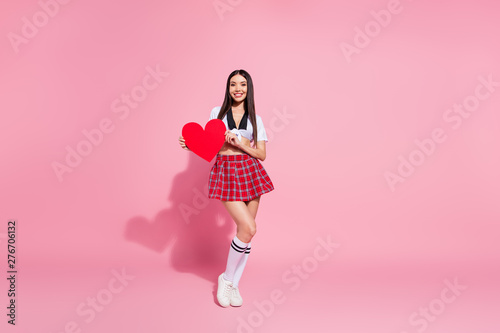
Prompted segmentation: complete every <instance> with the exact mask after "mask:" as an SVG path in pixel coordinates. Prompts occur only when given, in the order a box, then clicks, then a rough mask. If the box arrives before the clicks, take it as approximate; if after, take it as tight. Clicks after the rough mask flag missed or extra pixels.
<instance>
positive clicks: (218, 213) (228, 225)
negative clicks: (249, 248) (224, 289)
mask: <svg viewBox="0 0 500 333" xmlns="http://www.w3.org/2000/svg"><path fill="white" fill-rule="evenodd" d="M211 167H212V166H211V165H210V164H207V163H206V162H205V161H204V160H202V159H200V158H199V157H197V156H196V155H194V154H191V153H190V154H189V162H188V167H187V169H186V170H184V171H183V172H181V173H179V174H177V175H176V176H175V177H174V179H173V182H172V188H171V191H170V194H169V196H168V201H169V203H170V205H169V206H168V207H167V208H165V209H162V210H161V211H159V212H158V213H157V214H156V215H155V216H154V217H153V218H152V219H149V218H147V217H144V216H135V217H132V218H131V219H129V220H128V221H127V224H126V229H125V238H126V239H127V240H128V241H131V242H134V243H137V244H140V245H142V246H145V247H146V248H148V249H150V250H152V251H155V252H158V253H161V252H163V251H165V250H166V249H167V248H168V247H169V246H171V248H170V251H171V260H170V263H171V265H172V267H173V268H174V269H176V270H177V271H180V272H186V273H191V274H195V275H197V276H200V277H202V278H204V279H206V280H209V281H214V280H216V279H217V276H218V275H219V274H220V272H222V271H224V269H225V265H226V259H227V252H228V246H229V244H230V243H231V239H232V237H234V233H235V230H236V227H235V224H234V222H233V220H232V219H231V217H230V216H229V214H228V213H227V211H226V210H225V209H224V206H223V205H222V204H221V203H220V202H219V201H218V200H214V199H208V196H207V194H206V193H207V191H208V177H209V173H210V168H211Z"/></svg>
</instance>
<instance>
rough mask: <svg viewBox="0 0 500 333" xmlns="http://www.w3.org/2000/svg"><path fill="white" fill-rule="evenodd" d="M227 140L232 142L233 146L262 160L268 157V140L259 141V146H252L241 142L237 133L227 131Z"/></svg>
mask: <svg viewBox="0 0 500 333" xmlns="http://www.w3.org/2000/svg"><path fill="white" fill-rule="evenodd" d="M226 141H227V142H229V143H230V144H232V145H233V146H235V147H237V148H239V149H241V150H243V151H244V152H245V153H247V154H248V155H250V156H252V157H255V158H258V159H259V160H261V161H264V160H265V159H266V142H265V141H257V148H251V147H248V146H246V145H243V144H241V142H240V140H238V137H237V136H236V134H234V133H232V132H230V131H229V130H227V131H226Z"/></svg>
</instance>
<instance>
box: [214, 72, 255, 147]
mask: <svg viewBox="0 0 500 333" xmlns="http://www.w3.org/2000/svg"><path fill="white" fill-rule="evenodd" d="M238 74H239V75H241V76H243V77H244V78H245V79H246V80H247V96H246V98H245V102H244V103H243V104H244V107H245V112H248V118H249V119H250V122H251V123H252V127H253V144H254V146H255V147H256V146H257V119H256V116H255V100H254V97H253V82H252V77H251V76H250V74H248V72H247V71H245V70H243V69H237V70H235V71H233V72H231V74H229V77H228V78H227V82H226V94H225V95H224V102H223V103H222V106H221V108H220V111H219V115H218V116H217V118H218V119H222V118H224V116H225V115H226V114H227V113H228V112H229V110H231V107H232V106H233V98H232V97H231V94H230V93H229V85H230V82H231V78H232V77H233V76H235V75H238Z"/></svg>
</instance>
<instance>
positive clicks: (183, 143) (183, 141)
mask: <svg viewBox="0 0 500 333" xmlns="http://www.w3.org/2000/svg"><path fill="white" fill-rule="evenodd" d="M179 144H180V145H181V147H182V149H186V150H189V151H191V149H189V148H188V146H186V140H184V137H183V136H182V135H181V136H180V137H179Z"/></svg>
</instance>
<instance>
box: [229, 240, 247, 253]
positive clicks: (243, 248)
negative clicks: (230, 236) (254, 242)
mask: <svg viewBox="0 0 500 333" xmlns="http://www.w3.org/2000/svg"><path fill="white" fill-rule="evenodd" d="M231 245H234V246H236V247H237V248H238V249H241V250H243V251H245V249H246V247H241V246H238V245H237V244H236V243H235V242H234V240H233V241H232V242H231Z"/></svg>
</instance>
